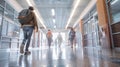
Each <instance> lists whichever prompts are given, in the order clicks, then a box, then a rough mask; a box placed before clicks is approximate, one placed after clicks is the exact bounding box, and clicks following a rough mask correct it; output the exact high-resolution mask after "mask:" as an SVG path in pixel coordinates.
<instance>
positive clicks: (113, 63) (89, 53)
mask: <svg viewBox="0 0 120 67" xmlns="http://www.w3.org/2000/svg"><path fill="white" fill-rule="evenodd" d="M31 51H32V52H31V55H21V54H20V53H19V50H0V67H120V52H116V51H110V50H102V49H99V48H79V47H76V48H73V49H72V48H70V46H66V47H62V48H58V47H51V48H47V47H44V48H42V47H41V48H37V49H31Z"/></svg>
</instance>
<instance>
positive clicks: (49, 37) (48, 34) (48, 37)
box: [46, 30, 52, 48]
mask: <svg viewBox="0 0 120 67" xmlns="http://www.w3.org/2000/svg"><path fill="white" fill-rule="evenodd" d="M46 37H47V41H48V46H49V48H50V46H51V43H52V32H51V30H48V32H47V34H46Z"/></svg>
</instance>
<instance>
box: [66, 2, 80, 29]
mask: <svg viewBox="0 0 120 67" xmlns="http://www.w3.org/2000/svg"><path fill="white" fill-rule="evenodd" d="M79 2H80V0H77V1H76V4H75V6H74V7H73V9H72V12H71V15H70V17H69V19H68V22H67V25H66V29H67V27H68V25H69V23H70V21H71V19H72V17H73V15H74V13H75V10H76V8H77V7H78V5H79Z"/></svg>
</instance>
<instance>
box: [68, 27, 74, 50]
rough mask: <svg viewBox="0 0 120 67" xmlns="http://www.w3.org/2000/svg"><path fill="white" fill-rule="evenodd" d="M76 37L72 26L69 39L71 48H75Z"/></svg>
mask: <svg viewBox="0 0 120 67" xmlns="http://www.w3.org/2000/svg"><path fill="white" fill-rule="evenodd" d="M74 39H75V31H74V29H73V28H71V29H70V32H69V41H70V45H71V48H73V42H74Z"/></svg>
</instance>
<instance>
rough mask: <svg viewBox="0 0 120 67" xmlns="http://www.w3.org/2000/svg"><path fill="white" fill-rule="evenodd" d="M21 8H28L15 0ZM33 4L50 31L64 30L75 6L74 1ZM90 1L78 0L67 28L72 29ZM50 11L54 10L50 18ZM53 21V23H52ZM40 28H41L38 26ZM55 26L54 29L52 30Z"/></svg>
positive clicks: (43, 0) (45, 0)
mask: <svg viewBox="0 0 120 67" xmlns="http://www.w3.org/2000/svg"><path fill="white" fill-rule="evenodd" d="M16 1H17V2H18V3H19V4H20V5H21V6H22V7H23V8H28V4H27V2H26V0H16ZM32 1H33V2H34V4H35V5H34V7H36V8H37V9H38V11H39V13H40V15H41V17H42V19H43V21H44V24H45V26H46V28H47V29H51V30H62V31H64V30H65V27H66V24H67V22H68V19H69V17H70V15H71V11H72V9H73V7H74V5H75V4H76V3H75V2H74V1H76V0H32ZM90 1H91V0H80V3H79V6H78V7H77V9H76V11H75V13H74V15H73V17H72V19H71V21H70V24H69V25H68V27H72V26H73V25H74V24H75V22H76V21H77V19H79V16H80V14H81V13H82V11H83V10H84V9H85V7H86V6H87V4H88V3H89V2H90ZM51 9H55V16H52V12H51ZM53 19H55V23H54V22H53ZM39 26H40V27H43V26H42V25H41V24H39ZM54 26H56V28H54Z"/></svg>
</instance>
